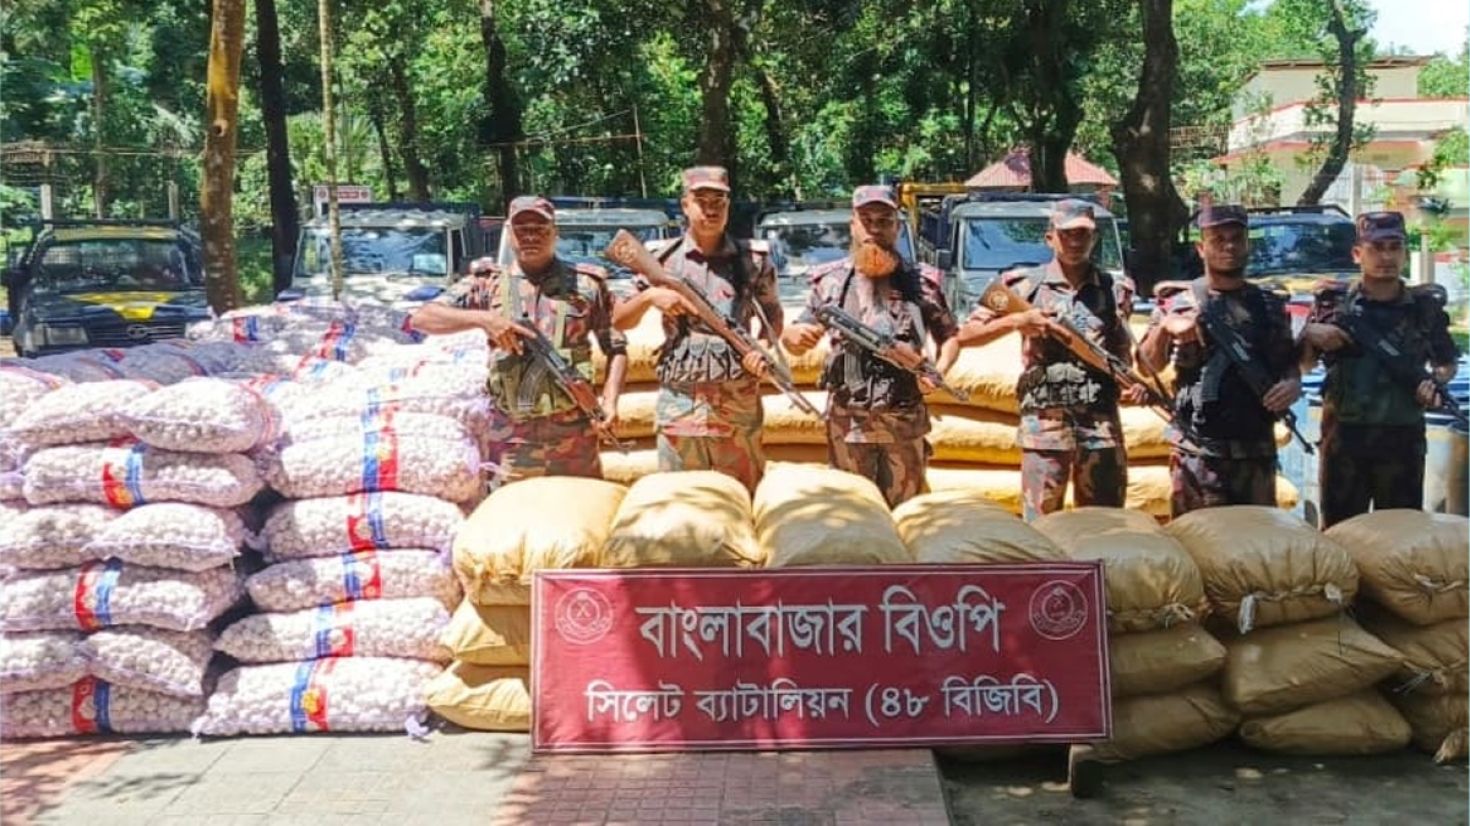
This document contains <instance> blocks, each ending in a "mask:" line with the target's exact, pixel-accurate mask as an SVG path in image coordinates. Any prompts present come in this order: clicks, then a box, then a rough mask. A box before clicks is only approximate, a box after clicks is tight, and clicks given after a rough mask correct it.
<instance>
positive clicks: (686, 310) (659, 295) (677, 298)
mask: <svg viewBox="0 0 1470 826" xmlns="http://www.w3.org/2000/svg"><path fill="white" fill-rule="evenodd" d="M648 300H649V301H651V302H653V306H654V308H655V309H657V310H658V311H659V312H660V313H663V314H664V315H666V316H668V317H670V318H678V317H679V316H684V315H694V308H693V307H691V306H689V302H688V301H685V300H684V296H682V295H679V294H678V293H676V292H674V291H673V290H671V289H668V288H667V287H652V288H650V289H649V291H648Z"/></svg>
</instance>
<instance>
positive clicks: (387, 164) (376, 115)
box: [368, 95, 398, 201]
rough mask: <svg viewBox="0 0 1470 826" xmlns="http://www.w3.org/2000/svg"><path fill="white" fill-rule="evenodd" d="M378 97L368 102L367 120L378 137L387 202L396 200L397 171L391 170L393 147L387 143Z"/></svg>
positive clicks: (386, 129) (386, 128) (385, 127)
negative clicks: (386, 183) (386, 188)
mask: <svg viewBox="0 0 1470 826" xmlns="http://www.w3.org/2000/svg"><path fill="white" fill-rule="evenodd" d="M379 101H380V99H379V98H378V96H376V95H374V96H373V97H372V98H371V99H370V100H369V102H368V119H369V120H371V121H372V123H373V132H374V133H375V134H377V136H378V155H379V157H381V158H382V160H383V179H384V180H385V181H387V182H388V200H390V201H396V200H398V180H397V179H398V171H397V170H396V169H394V168H393V146H392V144H390V143H389V142H388V127H387V125H386V124H384V122H383V121H384V116H383V106H382V104H381V102H379Z"/></svg>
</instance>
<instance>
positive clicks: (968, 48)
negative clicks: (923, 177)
mask: <svg viewBox="0 0 1470 826" xmlns="http://www.w3.org/2000/svg"><path fill="white" fill-rule="evenodd" d="M965 6H966V8H968V9H969V15H968V16H967V19H966V22H965V177H966V178H968V177H969V176H971V175H973V174H974V173H975V106H976V101H975V98H976V94H975V92H976V90H975V86H976V83H975V64H976V63H978V62H979V61H977V60H976V59H975V45H976V43H977V41H979V39H980V35H979V22H978V21H977V20H976V19H975V0H969V2H967V3H966V4H965ZM992 111H994V110H992Z"/></svg>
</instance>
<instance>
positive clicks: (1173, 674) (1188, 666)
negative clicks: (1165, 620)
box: [1108, 622, 1225, 698]
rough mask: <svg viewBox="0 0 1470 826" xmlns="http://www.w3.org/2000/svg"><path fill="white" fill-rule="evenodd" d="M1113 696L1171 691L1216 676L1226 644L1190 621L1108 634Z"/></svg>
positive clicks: (1132, 695)
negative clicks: (1152, 629)
mask: <svg viewBox="0 0 1470 826" xmlns="http://www.w3.org/2000/svg"><path fill="white" fill-rule="evenodd" d="M1108 661H1109V663H1110V665H1111V667H1112V678H1113V697H1115V698H1120V697H1136V696H1140V695H1144V694H1168V693H1170V692H1172V691H1176V690H1178V689H1181V688H1183V687H1185V686H1187V685H1190V684H1191V683H1197V682H1199V681H1201V680H1204V679H1206V678H1208V677H1211V676H1213V675H1214V674H1215V673H1216V672H1218V671H1219V670H1220V668H1221V667H1222V666H1223V665H1224V664H1225V646H1223V645H1221V644H1220V642H1219V641H1218V640H1216V639H1215V638H1214V637H1213V636H1211V635H1210V633H1209V632H1208V631H1206V630H1205V629H1203V628H1201V627H1200V626H1199V624H1198V623H1193V622H1186V623H1181V624H1179V625H1176V626H1174V627H1172V628H1165V629H1163V630H1162V631H1142V632H1139V633H1136V634H1113V635H1111V636H1110V637H1109V638H1108Z"/></svg>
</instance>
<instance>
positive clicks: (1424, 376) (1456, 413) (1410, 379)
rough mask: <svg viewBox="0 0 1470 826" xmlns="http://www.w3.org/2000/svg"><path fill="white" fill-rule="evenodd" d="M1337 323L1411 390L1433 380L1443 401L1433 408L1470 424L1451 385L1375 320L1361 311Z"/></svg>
mask: <svg viewBox="0 0 1470 826" xmlns="http://www.w3.org/2000/svg"><path fill="white" fill-rule="evenodd" d="M1337 325H1338V326H1340V327H1342V329H1343V330H1344V331H1345V332H1346V333H1347V334H1348V335H1349V336H1351V337H1352V339H1353V341H1354V342H1356V343H1357V345H1358V346H1359V347H1361V348H1362V349H1363V351H1364V352H1366V353H1368V355H1370V356H1372V357H1373V358H1375V359H1377V360H1378V363H1379V364H1381V365H1383V368H1384V369H1385V370H1387V371H1388V374H1389V376H1391V377H1392V378H1393V380H1394V381H1396V382H1398V383H1399V385H1400V386H1402V387H1403V388H1405V389H1406V390H1408V391H1409V392H1410V393H1418V392H1419V385H1421V384H1423V383H1424V382H1426V381H1427V382H1430V383H1432V384H1433V385H1434V392H1435V393H1437V394H1438V395H1439V403H1438V404H1436V405H1434V406H1433V407H1432V408H1430V409H1432V410H1434V411H1436V412H1439V413H1447V414H1449V415H1450V416H1453V417H1454V419H1455V421H1457V422H1459V423H1460V424H1462V425H1470V417H1467V416H1466V415H1465V411H1463V410H1461V409H1460V406H1459V405H1458V404H1455V400H1454V397H1452V396H1451V395H1450V389H1449V388H1448V387H1446V386H1445V383H1444V382H1442V381H1439V380H1438V379H1436V378H1435V377H1434V375H1433V374H1432V373H1430V372H1429V371H1428V370H1426V369H1424V365H1422V364H1416V363H1414V362H1413V361H1412V360H1410V359H1409V358H1408V356H1407V354H1405V353H1404V352H1403V351H1401V350H1399V348H1398V347H1395V346H1394V344H1393V342H1391V341H1389V340H1388V339H1387V338H1386V337H1385V336H1384V335H1383V334H1382V333H1380V332H1379V331H1378V330H1377V329H1375V328H1374V327H1373V324H1372V322H1370V321H1368V319H1366V318H1364V317H1363V316H1360V315H1354V314H1352V313H1343V314H1342V315H1341V316H1340V317H1339V318H1338V319H1337Z"/></svg>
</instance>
